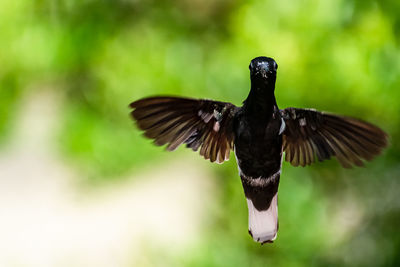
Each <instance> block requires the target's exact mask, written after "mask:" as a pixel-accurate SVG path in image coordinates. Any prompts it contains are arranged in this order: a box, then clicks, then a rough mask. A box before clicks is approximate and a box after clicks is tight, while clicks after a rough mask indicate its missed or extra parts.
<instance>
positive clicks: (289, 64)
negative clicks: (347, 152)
mask: <svg viewBox="0 0 400 267" xmlns="http://www.w3.org/2000/svg"><path fill="white" fill-rule="evenodd" d="M261 55H264V56H270V57H273V58H274V59H275V60H276V61H277V63H278V65H279V71H278V79H277V89H276V95H277V101H278V105H279V106H280V108H284V107H288V106H294V107H313V108H316V109H320V110H325V111H330V112H336V113H340V114H345V115H351V116H354V117H358V118H361V119H364V120H367V121H370V122H372V123H375V124H378V125H379V126H380V127H382V128H383V129H384V130H385V131H387V132H388V133H389V135H390V142H391V145H390V147H389V149H387V150H385V151H384V153H383V155H382V156H380V157H378V158H377V159H375V160H374V161H373V162H370V163H367V164H366V168H356V169H351V170H344V169H341V168H340V166H339V164H338V163H337V162H336V161H335V160H331V161H329V162H324V163H318V164H315V165H313V166H312V167H307V168H301V167H298V168H294V167H291V166H290V165H289V164H287V163H284V165H283V174H282V177H281V185H280V194H279V215H280V221H279V223H280V224H279V226H280V229H279V233H278V238H277V240H276V242H275V243H274V244H268V245H264V246H260V245H259V244H256V243H254V242H253V241H252V239H251V238H250V236H249V235H248V234H247V208H246V204H245V200H244V194H243V190H242V188H241V184H240V180H239V177H238V172H237V167H236V163H235V160H234V157H231V160H230V161H229V162H227V163H225V164H223V165H213V164H211V163H207V162H206V163H203V162H201V163H200V161H204V160H203V159H202V158H200V157H199V156H198V155H196V154H197V153H193V152H191V151H189V150H187V149H185V148H180V149H178V151H176V152H173V153H167V152H165V151H164V150H163V149H162V148H159V147H154V146H153V145H152V144H151V141H148V140H146V139H144V138H143V137H142V136H141V133H140V132H139V131H138V130H137V128H136V127H134V124H133V123H132V121H131V120H130V118H129V115H128V113H129V109H128V104H129V103H130V102H131V101H133V100H136V99H139V98H141V97H145V96H150V95H177V96H191V97H196V98H212V99H216V100H221V101H229V102H232V103H234V104H236V105H240V104H241V102H242V101H243V100H244V99H245V97H246V96H247V93H248V90H249V85H250V83H249V73H248V64H249V62H250V60H251V59H252V58H254V57H256V56H261ZM43 92H44V93H43ZM40 94H50V95H56V96H57V97H56V99H57V102H56V106H57V110H58V112H57V114H56V116H57V117H56V118H57V119H56V120H57V122H58V125H59V127H55V128H53V129H52V133H51V136H52V138H50V139H46V141H47V142H48V143H50V144H51V146H52V147H53V151H54V152H55V155H57V157H60V158H61V159H62V161H63V162H64V163H65V164H66V165H67V166H68V168H71V169H73V170H75V172H77V173H79V175H78V176H77V177H76V179H77V180H78V184H79V187H78V189H77V190H83V191H85V190H86V191H87V190H89V191H90V190H94V189H91V188H101V190H108V188H113V186H115V184H124V183H126V180H127V179H133V180H134V179H135V178H126V177H128V176H129V175H128V174H133V177H135V174H136V173H140V172H142V171H144V170H148V169H152V168H154V169H157V168H159V166H164V165H163V164H165V162H177V164H178V166H179V162H181V161H182V162H183V163H182V166H181V167H182V172H184V171H185V168H186V167H185V165H184V162H185V161H184V159H186V158H190V159H193V161H194V162H197V161H199V163H198V164H199V165H198V166H200V167H199V168H200V170H201V169H204V168H207V171H208V172H209V173H210V175H211V179H210V181H211V183H212V186H213V188H215V189H214V190H213V191H212V194H211V193H210V194H207V192H204V194H202V197H201V199H202V200H204V201H205V202H207V198H212V200H213V201H212V203H209V205H208V206H207V212H206V213H205V214H204V215H203V216H206V217H207V220H206V222H204V224H203V225H202V227H201V229H199V230H198V237H197V238H195V239H194V241H192V242H190V244H187V245H185V246H183V247H182V248H181V249H173V248H171V247H169V246H164V245H163V246H161V245H160V244H159V243H158V240H157V239H149V240H146V239H145V240H142V241H141V242H142V243H143V245H142V246H141V250H140V251H141V253H140V255H141V256H140V257H138V258H132V259H130V261H129V263H128V266H268V265H275V266H309V265H315V266H343V265H347V266H399V265H400V228H399V227H400V198H399V194H400V180H399V178H400V143H399V141H398V140H399V137H400V105H399V104H398V101H399V99H400V1H397V0H382V1H374V0H364V1H361V0H324V1H322V0H305V1H289V0H281V1H263V0H253V1H238V0H236V1H235V0H175V1H166V0H165V1H157V0H149V1H140V0H114V1H107V0H97V1H95V0H80V1H77V0H38V1H28V0H20V1H7V0H0V153H2V155H3V156H2V157H3V158H4V157H7V155H9V151H10V147H12V145H11V144H12V143H13V142H18V141H13V140H15V138H14V137H15V135H16V131H17V130H16V129H17V128H18V127H17V125H18V123H17V121H19V120H20V118H21V116H22V117H23V115H24V114H25V108H26V106H25V104H26V101H28V100H27V99H29V98H31V97H34V96H35V95H40ZM46 103H47V102H44V104H43V105H45V104H46ZM32 116H34V115H32ZM34 117H35V116H34ZM38 119H39V118H38ZM33 127H35V124H33ZM37 127H40V126H37ZM27 149H28V148H27ZM168 164H169V163H168ZM194 164H197V163H194ZM208 169H209V170H208ZM0 175H1V171H0ZM149 175H150V174H149ZM129 177H131V176H129ZM141 177H142V179H143V176H141ZM169 177H170V176H169V173H168V172H165V179H169ZM14 178H15V177H12V175H8V177H6V176H5V174H3V177H2V179H3V181H4V180H12V179H14ZM149 179H150V178H149ZM188 179H190V177H188ZM4 190H6V189H4ZM96 190H99V189H96ZM110 190H111V189H110ZM86 191H85V192H86ZM94 201H95V200H94ZM143 205H144V206H146V203H143ZM129 212H133V213H134V212H135V211H134V210H131V211H129ZM0 227H1V223H0ZM132 227H134V225H132ZM166 229H168V228H166ZM99 235H101V233H99ZM132 242H133V241H132ZM116 246H117V247H118V244H116ZM121 246H122V245H121ZM128 254H129V253H128ZM22 256H23V255H22ZM67 257H68V256H66V258H65V264H66V265H65V266H69V265H68V259H67ZM17 262H18V261H17ZM23 264H25V262H24V263H23ZM26 264H27V265H29V262H28V263H26ZM78 265H79V264H78ZM117 265H118V264H116V263H115V265H114V264H111V265H109V266H117ZM11 266H14V265H11ZM15 266H16V265H15ZM18 266H25V265H18ZM79 266H80V265H79ZM82 266H84V265H82Z"/></svg>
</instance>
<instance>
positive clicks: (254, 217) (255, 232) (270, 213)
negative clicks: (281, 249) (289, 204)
mask: <svg viewBox="0 0 400 267" xmlns="http://www.w3.org/2000/svg"><path fill="white" fill-rule="evenodd" d="M246 200H247V207H248V208H249V232H250V234H251V236H252V237H253V239H254V241H256V242H259V243H266V242H272V241H274V240H275V238H276V234H277V232H278V192H277V193H276V194H275V196H274V197H273V198H272V201H271V205H270V206H269V208H268V209H267V210H263V211H259V210H257V209H256V208H255V207H254V205H253V202H252V201H251V200H250V199H246Z"/></svg>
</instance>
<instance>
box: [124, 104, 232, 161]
mask: <svg viewBox="0 0 400 267" xmlns="http://www.w3.org/2000/svg"><path fill="white" fill-rule="evenodd" d="M130 107H131V108H133V111H132V112H131V115H132V117H133V119H134V120H136V123H137V125H138V127H139V128H140V129H142V130H144V131H145V133H144V135H145V136H146V137H148V138H152V139H154V143H155V144H156V145H159V146H162V145H165V144H167V150H170V151H172V150H175V149H176V148H177V147H178V146H179V145H181V144H183V143H185V144H186V146H187V147H189V148H192V149H193V151H197V150H198V149H199V148H200V155H202V156H203V157H204V158H205V159H209V160H210V161H211V162H214V161H216V162H218V163H222V162H224V161H225V160H228V159H229V154H230V150H231V149H232V148H233V139H234V134H233V126H232V125H233V117H234V115H235V113H236V112H237V110H238V109H239V108H238V107H236V106H235V105H233V104H231V103H224V102H217V101H211V100H197V99H190V98H178V97H150V98H144V99H140V100H138V101H135V102H133V103H131V104H130Z"/></svg>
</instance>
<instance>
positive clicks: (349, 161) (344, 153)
mask: <svg viewBox="0 0 400 267" xmlns="http://www.w3.org/2000/svg"><path fill="white" fill-rule="evenodd" d="M281 115H282V118H283V119H284V120H285V124H286V128H285V131H284V132H283V150H284V151H285V154H286V156H285V160H286V161H288V162H290V163H291V164H292V165H293V166H298V165H301V166H305V165H309V164H311V163H313V162H315V160H316V159H318V160H319V161H323V160H327V159H329V158H331V157H332V156H335V157H336V158H337V160H338V161H339V163H340V164H341V165H342V166H343V167H345V168H350V167H352V166H353V165H356V166H363V165H364V162H363V160H367V161H370V160H372V159H373V158H374V157H375V156H377V155H379V154H380V153H381V152H382V150H383V149H384V148H385V147H386V146H387V145H388V135H387V134H386V133H385V132H384V131H383V130H381V129H380V128H378V127H377V126H375V125H373V124H371V123H368V122H364V121H362V120H358V119H355V118H350V117H345V116H338V115H334V114H329V113H324V112H319V111H316V110H312V109H297V108H287V109H284V110H281Z"/></svg>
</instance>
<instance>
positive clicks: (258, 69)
mask: <svg viewBox="0 0 400 267" xmlns="http://www.w3.org/2000/svg"><path fill="white" fill-rule="evenodd" d="M249 69H250V77H251V79H262V80H266V81H267V80H270V79H272V80H274V81H275V79H276V70H277V69H278V64H276V62H275V60H274V59H272V58H270V57H256V58H254V59H253V60H252V61H251V62H250V65H249Z"/></svg>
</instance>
